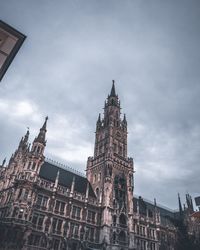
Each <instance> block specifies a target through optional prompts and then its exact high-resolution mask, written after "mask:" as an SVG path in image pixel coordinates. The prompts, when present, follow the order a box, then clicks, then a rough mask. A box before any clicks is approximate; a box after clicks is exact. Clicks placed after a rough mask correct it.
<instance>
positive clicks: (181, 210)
mask: <svg viewBox="0 0 200 250" xmlns="http://www.w3.org/2000/svg"><path fill="white" fill-rule="evenodd" d="M178 206H179V214H180V216H182V214H183V209H182V204H181V198H180V194H179V193H178Z"/></svg>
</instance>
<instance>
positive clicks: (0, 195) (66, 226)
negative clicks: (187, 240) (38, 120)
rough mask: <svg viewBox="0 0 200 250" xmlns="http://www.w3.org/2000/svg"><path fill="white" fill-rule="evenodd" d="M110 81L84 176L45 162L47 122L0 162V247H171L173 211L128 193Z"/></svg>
mask: <svg viewBox="0 0 200 250" xmlns="http://www.w3.org/2000/svg"><path fill="white" fill-rule="evenodd" d="M120 111H121V107H120V101H119V98H118V95H117V94H116V91H115V85H114V82H113V85H112V88H111V92H110V94H109V95H108V98H107V99H106V102H105V106H104V113H103V117H101V115H99V117H98V120H97V122H96V134H95V145H94V155H93V156H90V157H88V161H87V169H86V176H84V175H82V174H80V173H78V172H77V171H75V170H73V169H71V168H69V167H65V166H64V165H62V164H58V163H56V162H54V161H50V160H48V159H46V158H45V154H44V151H45V147H46V146H47V145H46V144H47V140H46V139H47V138H46V132H47V118H46V120H45V122H44V124H43V126H42V127H41V129H40V131H39V133H38V135H37V136H36V137H35V139H34V141H33V142H32V144H29V141H28V140H29V131H27V133H26V135H25V136H24V137H22V139H21V141H20V142H19V146H18V148H17V150H16V151H15V152H14V154H13V155H12V157H11V158H10V160H9V163H8V164H5V162H3V164H2V165H0V249H13V250H17V249H23V250H36V249H39V250H44V249H52V250H65V249H68V250H69V249H71V250H79V249H104V250H134V249H135V250H161V249H167V250H173V249H175V242H176V232H177V229H176V227H175V226H174V224H173V223H172V219H173V218H174V217H175V213H174V212H173V211H171V210H168V209H165V208H163V207H160V206H158V205H157V204H156V201H154V202H152V203H151V202H147V201H145V200H143V199H142V198H141V197H135V196H134V162H133V159H132V158H131V157H129V156H128V155H127V120H126V116H125V115H124V116H123V117H121V112H120Z"/></svg>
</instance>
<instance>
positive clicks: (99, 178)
mask: <svg viewBox="0 0 200 250" xmlns="http://www.w3.org/2000/svg"><path fill="white" fill-rule="evenodd" d="M100 180H101V172H100V173H99V174H98V181H100Z"/></svg>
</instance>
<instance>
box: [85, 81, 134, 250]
mask: <svg viewBox="0 0 200 250" xmlns="http://www.w3.org/2000/svg"><path fill="white" fill-rule="evenodd" d="M133 173H134V166H133V159H132V158H129V157H127V121H126V116H125V115H124V116H123V119H122V118H121V107H120V101H119V98H118V95H117V94H116V91H115V83H114V81H113V84H112V88H111V92H110V94H109V95H108V98H107V100H106V101H105V105H104V114H103V118H101V115H100V114H99V117H98V120H97V123H96V137H95V146H94V156H93V157H89V158H88V162H87V178H88V180H89V181H90V183H91V184H92V186H93V189H94V191H95V193H96V195H97V197H98V199H99V206H101V207H102V209H103V213H102V220H101V240H102V241H103V242H105V243H106V244H107V245H108V246H109V247H110V248H109V249H121V248H122V246H123V249H133V247H134V236H133V224H132V223H133Z"/></svg>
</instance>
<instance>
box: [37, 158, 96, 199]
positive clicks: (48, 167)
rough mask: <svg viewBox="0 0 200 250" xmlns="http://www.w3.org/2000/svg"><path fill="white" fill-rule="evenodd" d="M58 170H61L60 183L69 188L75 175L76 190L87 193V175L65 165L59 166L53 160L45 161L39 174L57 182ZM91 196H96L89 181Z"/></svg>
mask: <svg viewBox="0 0 200 250" xmlns="http://www.w3.org/2000/svg"><path fill="white" fill-rule="evenodd" d="M58 171H59V172H60V175H59V180H58V184H59V185H61V186H64V187H67V188H69V189H70V188H71V185H72V181H73V177H75V186H74V191H75V192H78V193H81V194H86V189H87V183H89V182H88V180H87V178H86V177H84V176H81V175H80V174H78V172H77V173H75V172H73V171H70V169H65V168H64V167H61V166H58V165H56V164H55V163H53V162H49V161H45V162H44V163H43V165H42V166H41V168H40V173H39V176H40V177H41V178H43V179H46V180H49V181H52V182H55V179H56V176H57V173H58ZM89 196H91V197H94V198H95V197H96V196H95V193H94V191H93V189H92V186H91V184H90V183H89Z"/></svg>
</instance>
